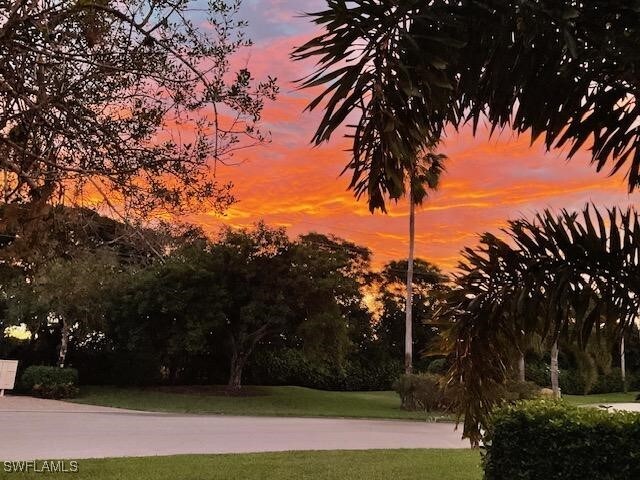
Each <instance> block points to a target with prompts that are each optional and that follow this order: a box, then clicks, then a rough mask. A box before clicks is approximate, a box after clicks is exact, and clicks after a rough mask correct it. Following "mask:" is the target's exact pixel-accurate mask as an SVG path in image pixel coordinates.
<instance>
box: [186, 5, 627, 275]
mask: <svg viewBox="0 0 640 480" xmlns="http://www.w3.org/2000/svg"><path fill="white" fill-rule="evenodd" d="M250 3H251V2H250ZM261 3H262V2H261ZM265 3H266V2H265ZM256 5H257V4H256ZM292 5H294V2H286V1H284V0H278V1H277V2H276V3H274V4H273V6H274V11H273V13H271V9H270V8H264V9H263V10H261V11H262V12H263V14H264V16H265V19H264V20H263V21H264V22H266V23H264V25H278V28H279V29H281V30H282V32H284V33H278V35H275V34H274V35H267V34H269V33H270V32H267V33H265V31H266V30H265V28H266V27H264V25H262V30H260V29H257V30H256V31H259V32H261V34H263V35H265V38H266V40H265V41H263V42H261V41H260V39H259V38H257V39H256V46H255V47H253V49H252V51H251V54H250V55H248V56H247V57H246V58H244V59H242V60H243V61H247V62H248V64H249V67H250V69H251V71H252V72H253V73H254V75H255V76H256V77H257V78H263V77H264V76H265V75H267V74H269V75H272V76H277V77H278V78H279V80H280V84H281V88H282V94H281V96H280V98H279V99H278V101H277V102H275V103H273V104H270V105H268V106H267V107H266V109H265V111H264V115H263V120H264V126H265V127H266V128H267V129H268V130H270V131H271V134H272V143H270V144H269V145H266V146H263V147H259V148H255V149H248V150H243V151H242V152H239V153H238V154H237V155H236V161H240V162H241V163H240V165H238V166H234V167H219V168H218V178H219V179H220V180H222V181H232V182H233V183H234V184H235V195H236V197H237V198H238V200H239V201H238V203H237V204H235V205H233V206H232V207H231V208H230V209H229V210H228V211H227V213H226V215H224V216H218V215H216V214H214V213H213V212H205V213H202V214H198V215H193V216H191V217H190V220H192V221H194V222H195V223H198V224H200V225H202V226H203V227H204V228H205V229H206V230H208V231H211V232H214V231H215V230H217V229H218V228H219V227H220V226H221V225H223V224H228V225H235V226H246V225H250V224H251V223H253V222H255V221H257V220H260V219H264V220H265V221H266V222H268V223H270V224H272V225H282V226H286V227H287V228H288V230H289V232H290V233H291V234H292V235H298V234H301V233H304V232H307V231H311V230H315V231H319V232H325V233H333V234H336V235H338V236H341V237H344V238H347V239H349V240H352V241H354V242H357V243H359V244H362V245H365V246H367V247H369V248H371V249H372V250H373V252H374V258H375V263H376V265H381V264H382V263H384V262H386V261H389V260H391V259H394V258H402V257H405V256H406V253H407V249H408V246H407V234H408V225H407V223H408V208H407V204H406V201H404V200H401V201H400V202H398V203H397V204H395V203H392V204H391V205H390V209H389V213H388V214H387V215H384V214H379V213H376V214H375V215H372V214H371V213H370V212H369V210H368V207H367V205H366V202H365V199H362V201H360V202H359V201H357V200H355V199H354V198H353V195H352V193H351V192H349V191H347V186H348V184H349V180H350V178H349V173H348V172H347V174H345V175H344V176H340V173H341V171H342V170H343V168H344V166H345V165H346V164H347V163H348V160H349V154H348V152H346V150H347V149H348V147H349V142H348V141H347V140H345V139H344V138H341V137H340V136H339V135H338V136H337V137H336V138H335V139H334V140H333V141H332V142H330V143H329V144H326V145H322V146H320V147H313V146H312V145H311V144H310V140H311V138H312V135H313V132H314V129H315V128H316V126H317V125H318V122H319V120H320V118H321V112H312V113H304V112H303V110H304V108H305V107H306V105H307V104H308V102H309V101H310V99H311V98H313V96H314V94H317V92H318V91H317V90H316V91H315V92H309V91H302V92H301V91H298V90H296V88H295V85H294V84H293V83H292V81H293V80H295V79H297V78H301V77H303V76H304V75H306V74H307V73H309V72H310V71H311V69H312V68H313V65H311V64H308V63H293V62H291V61H290V59H289V52H290V51H291V50H292V48H293V47H294V46H296V45H300V44H301V43H302V42H303V41H304V40H305V39H306V38H308V37H309V34H310V32H312V29H313V27H312V26H309V25H307V20H306V19H304V18H297V17H295V13H297V12H295V11H294V10H293V8H294V7H293V6H292ZM287 8H291V9H292V10H291V12H290V13H291V15H290V17H287V14H286V13H287V12H288V10H287ZM312 10H313V9H312ZM287 18H288V20H287ZM282 22H289V23H288V24H285V25H283V24H282ZM274 28H275V27H274ZM288 31H292V32H294V33H293V34H291V35H289V34H287V32H288ZM279 32H280V30H279ZM267 37H268V38H267ZM439 150H440V151H441V152H442V153H445V154H447V155H448V156H449V162H448V164H447V172H446V174H445V175H444V176H443V178H442V185H441V188H440V189H439V190H438V191H437V192H434V193H433V194H432V195H431V196H430V198H429V199H428V200H427V201H426V202H425V204H424V205H423V206H422V207H421V208H419V209H418V212H417V237H416V241H417V244H416V252H417V255H418V256H421V257H423V258H426V259H428V260H430V261H433V262H435V263H437V264H438V265H440V266H441V267H443V268H445V269H447V270H450V269H453V268H454V267H455V265H456V263H457V261H458V259H459V251H460V250H461V249H462V248H463V247H465V246H469V245H473V244H475V242H476V238H477V234H478V233H481V232H484V231H492V232H494V233H495V232H498V231H499V229H500V228H502V227H504V226H505V225H506V222H507V220H508V219H513V218H516V217H520V216H523V215H524V216H531V215H532V214H533V213H534V212H536V211H538V210H541V209H543V208H555V209H559V208H568V209H577V208H581V207H582V206H583V205H584V204H585V203H586V202H590V201H593V202H594V203H596V204H599V205H604V206H612V205H623V206H626V205H628V204H633V203H635V201H636V197H635V195H628V194H627V193H626V188H625V185H624V179H623V178H622V176H621V175H617V176H614V177H609V176H607V175H606V174H602V173H601V174H598V173H596V172H595V171H594V169H593V167H592V166H590V165H589V155H588V153H587V152H583V153H580V154H578V155H576V158H574V159H573V160H571V161H570V162H567V161H566V159H565V157H564V152H559V151H553V152H550V153H547V152H546V151H545V148H544V146H543V145H542V144H541V142H536V143H534V144H533V145H531V142H530V138H529V137H528V136H520V137H517V136H515V135H513V134H512V133H511V132H509V131H503V132H498V133H496V134H495V135H494V136H493V137H491V138H490V137H489V133H488V130H487V129H486V128H483V127H482V126H481V127H480V128H479V130H478V134H477V135H476V136H473V134H472V132H471V130H470V129H469V128H463V129H461V131H459V132H453V131H451V132H449V133H448V135H447V137H446V138H445V139H444V141H443V143H442V145H441V147H440V149H439Z"/></svg>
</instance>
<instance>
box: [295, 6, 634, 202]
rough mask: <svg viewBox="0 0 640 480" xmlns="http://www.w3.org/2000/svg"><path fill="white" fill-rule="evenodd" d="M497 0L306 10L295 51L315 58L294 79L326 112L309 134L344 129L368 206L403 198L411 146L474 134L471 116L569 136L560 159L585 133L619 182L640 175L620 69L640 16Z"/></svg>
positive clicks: (628, 59)
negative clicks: (623, 172) (452, 131)
mask: <svg viewBox="0 0 640 480" xmlns="http://www.w3.org/2000/svg"><path fill="white" fill-rule="evenodd" d="M498 3H499V4H500V6H498V4H497V3H496V2H494V1H489V0H476V1H473V2H452V1H449V0H414V1H381V0H365V1H357V2H347V1H345V0H328V1H327V4H328V7H327V8H326V9H325V10H323V11H320V12H317V13H313V14H311V15H310V17H311V21H312V22H313V23H315V24H316V25H317V26H319V27H320V28H321V33H319V34H318V35H317V36H316V37H314V38H312V39H311V40H309V41H308V42H307V43H305V44H304V45H302V46H300V47H299V48H297V49H296V50H295V51H294V52H293V54H292V55H293V58H294V59H296V60H313V61H315V63H316V65H317V69H316V70H315V71H314V72H313V73H312V74H311V75H309V76H307V77H305V78H303V79H301V80H300V81H299V84H300V85H301V87H303V88H314V89H317V88H318V87H322V91H321V92H320V94H319V95H318V96H317V97H316V98H315V99H314V100H313V101H312V102H311V103H310V104H309V106H308V107H307V109H308V110H314V109H317V108H323V110H324V112H323V113H324V114H323V116H322V118H321V120H320V122H319V125H318V128H317V130H316V132H315V134H314V137H313V141H314V142H315V143H317V144H319V143H322V142H324V141H327V140H329V138H330V137H331V136H332V135H333V134H334V133H335V132H336V131H343V129H342V127H343V126H345V124H347V126H349V127H350V130H349V131H348V134H347V135H348V137H349V138H350V141H352V142H353V143H352V147H353V148H352V158H351V161H350V162H349V164H348V165H347V167H346V169H345V170H350V171H351V172H352V173H353V180H352V182H351V187H352V188H353V189H354V190H355V192H356V195H358V196H360V195H363V194H364V195H367V196H368V197H369V198H368V200H369V207H370V208H371V209H372V210H375V209H377V208H380V209H382V210H384V208H385V197H386V196H388V197H389V198H391V199H399V198H400V197H401V196H402V195H403V181H404V179H405V178H406V177H407V175H408V174H409V173H410V170H411V160H412V159H413V158H414V157H413V155H415V153H416V152H419V151H420V150H421V149H422V148H424V147H425V146H427V145H429V144H432V143H434V142H438V141H439V140H440V138H441V135H442V132H443V131H444V128H445V127H446V126H448V125H453V126H454V127H458V126H460V125H463V124H465V123H466V122H469V123H471V124H472V125H473V126H474V132H475V131H476V128H475V127H477V126H478V124H479V122H480V119H483V120H484V119H486V120H487V121H488V123H489V125H490V127H491V130H492V131H493V130H494V129H496V128H502V127H511V128H512V129H513V130H514V131H516V132H517V133H528V132H531V133H532V136H533V137H534V138H537V137H539V136H543V137H544V140H545V146H546V147H547V148H549V149H550V148H552V147H563V146H565V147H567V146H568V147H569V148H568V149H567V151H568V154H569V157H572V156H574V155H575V154H576V153H577V152H578V151H581V146H583V145H584V144H585V142H586V143H590V142H591V140H593V139H595V142H594V145H593V148H591V149H590V151H591V153H592V157H593V163H594V164H595V165H596V168H597V169H598V170H602V169H606V168H608V167H611V169H612V170H613V171H618V170H620V169H623V168H624V167H628V169H629V170H628V173H629V175H628V181H629V188H630V189H633V188H634V187H636V186H637V185H639V184H640V154H639V153H638V152H639V151H640V141H639V140H638V139H639V138H640V123H638V122H637V120H638V118H639V117H640V108H638V107H637V106H636V102H635V99H636V98H637V95H638V92H637V87H636V85H637V78H638V75H637V74H635V73H629V72H638V71H640V65H639V63H640V61H639V60H638V56H637V54H636V52H637V51H638V49H640V40H639V39H640V35H639V33H640V32H639V27H638V26H639V25H640V13H639V12H637V11H635V10H634V9H633V8H631V7H629V6H628V5H626V4H625V2H610V3H611V5H608V6H607V9H606V11H603V9H602V2H601V1H598V0H585V1H582V2H579V4H578V2H563V5H559V6H558V8H554V9H549V8H548V6H547V5H546V3H545V2H524V4H523V2H498ZM569 3H571V5H569ZM558 25H562V28H558ZM531 45H535V47H536V48H531ZM585 65H588V68H585ZM354 118H355V119H356V121H355V122H352V120H353V119H354ZM351 123H355V125H348V124H351ZM351 127H353V128H351Z"/></svg>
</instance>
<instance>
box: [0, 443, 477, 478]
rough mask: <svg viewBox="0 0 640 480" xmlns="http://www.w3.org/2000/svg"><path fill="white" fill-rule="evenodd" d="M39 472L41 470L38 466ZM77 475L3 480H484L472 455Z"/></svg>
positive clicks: (175, 463) (130, 461) (385, 454)
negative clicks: (71, 479)
mask: <svg viewBox="0 0 640 480" xmlns="http://www.w3.org/2000/svg"><path fill="white" fill-rule="evenodd" d="M40 468H41V467H40ZM78 470H79V471H78V473H75V474H74V473H66V474H36V473H31V474H24V473H22V474H20V473H3V469H2V468H0V478H6V479H7V480H19V479H27V478H28V479H37V478H47V479H59V480H63V479H69V478H73V479H74V480H85V479H86V480H107V479H109V480H112V479H113V480H115V479H118V480H125V479H131V480H134V479H135V480H257V479H260V480H320V479H323V480H324V479H327V480H328V479H331V480H334V479H335V480H339V479H349V480H377V479H379V480H389V479H394V480H413V479H415V480H480V479H481V478H482V472H481V468H480V454H479V453H478V452H477V451H473V450H365V451H326V452H319V451H316V452H284V453H255V454H240V455H178V456H172V457H147V458H109V459H104V460H78Z"/></svg>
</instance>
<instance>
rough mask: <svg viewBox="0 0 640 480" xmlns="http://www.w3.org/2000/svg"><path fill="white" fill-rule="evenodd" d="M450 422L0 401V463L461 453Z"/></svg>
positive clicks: (465, 444)
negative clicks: (338, 452)
mask: <svg viewBox="0 0 640 480" xmlns="http://www.w3.org/2000/svg"><path fill="white" fill-rule="evenodd" d="M460 437H461V434H460V431H454V426H453V425H452V424H450V423H426V422H411V421H395V420H352V419H334V418H331V419H329V418H288V417H277V418H276V417H233V416H221V415H178V414H161V413H146V412H135V411H131V410H120V409H115V408H106V407H93V406H89V405H76V404H71V403H66V402H57V401H51V400H38V399H32V398H28V397H5V398H0V460H33V459H61V458H67V459H81V458H103V457H123V456H154V455H175V454H188V453H194V454H195V453H245V452H273V451H287V450H334V449H345V450H346V449H349V450H362V449H373V448H468V447H469V443H468V442H467V441H462V440H461V438H460Z"/></svg>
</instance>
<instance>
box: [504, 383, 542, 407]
mask: <svg viewBox="0 0 640 480" xmlns="http://www.w3.org/2000/svg"><path fill="white" fill-rule="evenodd" d="M500 393H501V394H500V396H501V397H502V399H503V400H505V401H507V402H515V401H517V400H533V399H534V398H538V397H539V396H540V387H538V385H536V384H535V383H533V382H521V381H519V380H507V382H506V383H505V384H504V386H503V390H502V392H500Z"/></svg>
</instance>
